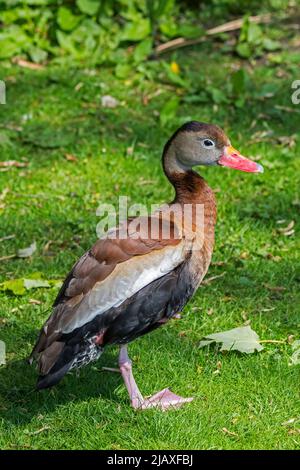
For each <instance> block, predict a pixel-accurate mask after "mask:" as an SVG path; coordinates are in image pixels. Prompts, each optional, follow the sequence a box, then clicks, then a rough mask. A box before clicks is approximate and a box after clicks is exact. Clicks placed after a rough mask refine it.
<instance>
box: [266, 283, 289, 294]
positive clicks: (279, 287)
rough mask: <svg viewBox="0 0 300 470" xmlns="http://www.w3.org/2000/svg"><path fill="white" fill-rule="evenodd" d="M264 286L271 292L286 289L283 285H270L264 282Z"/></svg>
mask: <svg viewBox="0 0 300 470" xmlns="http://www.w3.org/2000/svg"><path fill="white" fill-rule="evenodd" d="M264 287H265V288H266V289H268V290H270V291H272V292H283V291H285V290H286V287H283V286H270V285H269V284H264Z"/></svg>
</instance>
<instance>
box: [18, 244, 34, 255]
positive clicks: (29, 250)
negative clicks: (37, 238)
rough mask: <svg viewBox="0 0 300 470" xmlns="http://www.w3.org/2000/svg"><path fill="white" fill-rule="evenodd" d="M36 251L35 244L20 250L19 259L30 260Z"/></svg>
mask: <svg viewBox="0 0 300 470" xmlns="http://www.w3.org/2000/svg"><path fill="white" fill-rule="evenodd" d="M35 251H36V243H35V242H33V243H32V244H31V245H30V246H28V247H26V248H22V249H20V250H18V252H17V256H18V258H28V257H29V256H32V255H33V253H34V252H35Z"/></svg>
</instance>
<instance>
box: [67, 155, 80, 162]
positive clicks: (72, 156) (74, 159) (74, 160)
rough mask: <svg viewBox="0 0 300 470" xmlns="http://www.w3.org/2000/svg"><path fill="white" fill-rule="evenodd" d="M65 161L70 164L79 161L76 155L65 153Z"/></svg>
mask: <svg viewBox="0 0 300 470" xmlns="http://www.w3.org/2000/svg"><path fill="white" fill-rule="evenodd" d="M65 159H66V160H68V162H77V161H78V159H77V157H75V155H72V153H65Z"/></svg>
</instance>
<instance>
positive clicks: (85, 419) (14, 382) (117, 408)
mask: <svg viewBox="0 0 300 470" xmlns="http://www.w3.org/2000/svg"><path fill="white" fill-rule="evenodd" d="M219 48H220V46H219V45H218V44H217V45H214V46H212V44H209V43H208V44H206V45H201V46H199V47H198V48H191V49H189V50H182V51H179V52H178V53H177V54H176V55H174V56H173V59H174V60H176V61H177V62H178V63H179V65H180V67H181V71H182V72H181V73H182V75H184V77H188V79H189V80H190V81H191V83H192V86H193V87H194V89H195V90H196V91H194V92H193V93H192V92H191V91H189V90H188V89H182V88H180V87H176V86H175V85H174V84H172V83H169V82H167V81H166V80H164V79H160V75H159V70H158V69H159V64H157V63H154V62H153V63H151V62H149V64H146V65H145V68H147V67H149V73H148V76H147V77H146V78H143V79H141V77H139V76H138V75H134V76H132V77H129V78H126V79H118V78H116V77H115V76H114V74H113V72H112V71H111V70H110V69H105V68H104V69H96V70H94V69H92V68H89V67H82V68H81V69H80V68H79V69H76V68H74V67H72V66H69V67H67V66H66V67H61V66H60V67H58V66H55V65H53V66H48V67H47V68H45V69H44V70H39V71H32V70H28V69H24V68H20V67H18V66H16V65H15V66H8V65H7V66H5V65H3V66H2V67H1V68H0V78H1V79H3V80H5V81H6V84H7V104H6V105H1V106H0V113H1V121H0V151H1V155H0V159H1V160H2V161H7V160H18V161H25V162H29V163H28V166H25V167H24V168H14V167H13V168H9V169H8V170H7V171H1V172H0V185H1V189H0V194H1V201H0V206H1V209H0V223H1V234H0V238H1V237H5V236H9V235H12V234H14V235H15V237H14V238H11V239H7V240H3V241H1V242H0V258H1V257H6V256H9V255H11V254H13V253H15V251H16V250H17V248H24V247H26V246H28V245H30V244H31V243H32V242H33V241H34V240H35V241H36V243H37V251H36V252H35V253H34V255H33V256H32V257H30V258H26V259H18V258H14V259H7V260H2V261H1V264H0V282H3V281H5V280H8V279H16V278H26V277H30V275H31V274H32V273H35V272H41V273H42V274H43V277H44V278H45V279H62V278H64V276H65V275H66V274H67V272H68V270H69V269H70V268H71V266H72V265H73V263H74V262H75V260H77V258H78V257H79V256H80V255H81V254H82V253H83V252H84V251H85V250H86V249H88V248H89V247H90V246H91V245H92V243H94V242H95V240H96V230H95V229H96V225H97V222H98V221H99V218H98V217H97V216H96V209H97V207H98V205H99V204H100V203H103V202H107V203H113V204H117V202H118V196H119V195H128V196H129V197H130V202H132V203H133V202H141V203H147V204H149V205H150V204H154V203H160V202H164V201H167V200H170V198H171V197H172V188H171V186H170V185H169V184H168V183H167V181H166V179H165V177H164V175H163V173H162V169H161V164H160V156H161V152H162V146H163V144H164V143H165V141H166V139H167V138H168V137H169V136H170V134H171V133H172V132H173V131H174V130H175V129H176V127H177V126H178V125H180V124H181V123H182V122H184V121H187V120H190V119H197V120H203V121H207V122H214V123H216V124H219V125H221V126H222V127H223V128H224V129H225V130H226V132H227V133H228V134H229V135H230V137H231V140H232V143H233V145H234V146H235V147H236V148H238V149H239V150H240V151H241V152H242V153H244V154H245V155H246V156H249V157H253V156H254V157H255V158H256V159H257V160H259V162H260V163H261V164H262V165H263V166H264V168H265V173H264V174H262V175H254V174H246V173H241V172H237V171H233V170H229V169H224V168H205V169H202V170H201V171H202V174H203V176H204V177H205V178H206V179H207V180H208V182H209V183H210V185H211V187H212V188H214V189H215V190H216V191H217V199H218V223H217V229H216V246H215V251H214V256H213V262H212V265H211V267H210V269H209V273H208V274H207V278H210V277H213V276H219V275H221V274H223V273H225V274H224V275H223V276H222V277H218V278H216V279H215V280H213V281H211V282H209V283H208V284H207V285H204V286H202V287H200V288H199V290H198V292H197V294H196V295H195V297H194V298H193V300H192V301H191V302H190V303H189V305H188V306H187V307H186V308H185V309H184V312H183V317H182V319H181V320H177V321H173V322H171V323H170V324H168V325H167V326H166V327H164V328H160V329H158V330H156V331H155V332H153V333H151V334H149V335H147V336H145V337H143V338H141V339H139V340H137V341H136V342H134V343H133V344H132V345H131V346H130V348H129V352H130V355H131V357H132V359H133V361H134V370H135V376H136V380H137V383H138V384H139V386H140V388H141V391H142V393H144V395H150V394H152V393H154V392H156V391H158V390H160V389H162V388H164V387H165V386H170V388H171V389H172V390H173V391H174V392H175V393H179V394H181V395H183V396H191V395H192V396H194V397H195V400H194V401H193V402H192V403H190V404H188V405H187V406H185V407H184V408H181V409H180V410H176V411H169V412H167V413H163V412H160V411H158V410H148V411H146V412H135V411H133V410H132V409H131V408H130V406H129V401H128V397H127V394H126V390H125V387H124V385H123V383H122V380H121V377H120V376H119V375H118V374H115V373H108V372H104V371H102V367H103V366H110V367H115V366H116V360H117V352H118V351H117V348H109V349H107V350H106V352H105V353H104V354H103V355H102V357H101V359H100V360H99V361H98V362H97V363H94V364H92V365H90V366H88V367H86V368H84V369H82V370H80V371H79V372H78V373H77V374H76V373H72V374H69V375H68V376H66V377H65V379H64V380H63V381H62V382H61V383H60V384H59V385H58V386H57V387H55V388H54V389H52V390H46V391H43V392H39V393H37V392H35V391H34V384H35V380H36V371H35V369H34V367H30V366H29V365H27V364H26V362H25V358H26V357H27V356H28V354H29V352H30V351H31V348H32V346H33V344H34V342H35V340H36V336H37V332H38V330H39V328H40V327H41V325H42V323H43V322H44V320H45V319H46V318H47V316H48V315H49V312H50V309H51V304H52V302H53V300H54V298H55V295H56V293H57V289H55V288H51V289H36V290H30V291H28V292H27V293H26V294H25V295H22V296H17V295H13V294H10V293H9V292H7V291H2V292H1V291H0V299H1V300H0V339H1V340H2V341H5V343H6V347H7V364H6V365H5V366H1V367H0V448H1V449H296V448H299V446H300V434H299V428H300V397H299V366H290V365H289V363H290V357H291V355H292V347H291V345H290V344H289V343H288V342H287V341H285V340H286V339H287V337H288V336H289V335H294V336H295V339H300V337H299V327H300V313H299V300H300V299H299V280H300V276H299V271H298V273H297V268H299V245H298V252H297V245H296V240H297V236H298V233H299V222H297V214H299V205H300V195H299V182H300V181H299V172H300V163H299V151H300V140H299V135H298V138H297V136H296V137H293V135H295V134H297V133H298V132H299V125H300V105H298V106H296V105H293V104H292V103H291V83H292V81H293V80H295V79H299V78H300V77H299V72H298V70H299V69H298V59H297V57H296V52H295V51H294V50H293V49H292V48H289V47H287V48H286V49H285V50H283V51H281V52H280V53H278V54H276V53H273V54H269V55H268V56H266V57H264V58H263V59H262V60H259V61H257V62H256V63H255V64H252V66H251V65H249V63H248V62H247V63H246V62H245V64H246V65H245V66H246V67H247V71H248V72H247V73H248V76H249V79H250V81H251V83H250V85H248V92H247V93H246V95H245V104H244V105H243V106H242V107H236V106H233V105H232V103H231V101H230V100H228V102H226V99H225V102H222V101H224V99H223V98H222V97H221V99H220V100H219V101H221V102H219V103H218V102H216V101H218V98H217V99H216V100H215V103H213V102H212V101H210V100H208V101H207V102H205V100H204V102H199V101H198V102H197V99H196V100H195V99H194V98H193V96H194V97H195V96H198V95H200V92H201V89H202V88H203V90H205V89H209V87H213V88H214V89H217V90H223V92H224V95H225V97H226V96H227V91H226V90H227V88H226V86H227V82H228V80H229V77H230V75H231V74H232V72H233V71H234V70H235V69H236V67H238V66H239V65H241V64H243V63H242V62H240V61H239V60H238V59H233V58H232V56H229V55H228V56H227V55H226V53H222V55H221V52H220V50H219ZM208 54H210V55H209V60H208ZM297 74H298V75H297ZM266 87H269V90H271V93H270V92H268V91H264V90H268V88H266ZM158 90H159V91H158ZM199 90H200V91H199ZM176 93H177V94H178V96H180V97H181V105H180V107H179V109H178V112H177V115H176V116H174V117H173V118H172V119H171V120H169V121H168V123H167V124H166V125H164V126H161V125H160V122H159V116H158V112H159V111H160V110H161V109H162V107H163V106H164V104H165V103H167V102H168V100H170V99H171V98H172V97H173V96H175V94H176ZM104 94H105V95H107V94H109V95H112V96H114V97H115V98H117V99H118V100H119V101H120V105H119V106H118V107H117V108H114V109H109V108H102V107H101V105H100V97H101V95H104ZM66 154H72V155H74V156H75V157H76V161H69V160H67V159H66V157H65V155H66ZM3 169H6V168H1V170H3ZM6 188H7V191H6ZM279 221H284V222H282V223H278V222H279ZM291 221H295V226H294V229H295V233H294V234H290V235H286V234H285V233H284V230H283V231H280V230H279V229H281V228H285V227H287V226H288V225H289V223H290V222H291ZM31 299H35V300H38V301H40V302H41V303H39V304H36V303H32V301H31ZM243 324H250V325H251V327H252V328H253V329H254V330H255V331H256V332H257V333H258V334H259V336H260V338H261V339H264V340H279V341H282V342H279V343H266V344H265V345H264V346H265V347H264V350H263V351H262V352H260V353H257V354H252V355H242V354H238V353H234V352H231V353H228V354H225V355H223V354H221V353H220V352H218V350H217V349H215V348H214V347H210V348H207V349H199V348H198V343H199V340H200V339H201V338H202V337H203V336H204V335H207V334H209V333H213V332H217V331H223V330H227V329H231V328H235V327H237V326H241V325H243ZM292 418H293V419H294V420H293V421H291V422H290V423H289V424H286V422H287V421H289V420H291V419H292ZM283 423H285V424H283Z"/></svg>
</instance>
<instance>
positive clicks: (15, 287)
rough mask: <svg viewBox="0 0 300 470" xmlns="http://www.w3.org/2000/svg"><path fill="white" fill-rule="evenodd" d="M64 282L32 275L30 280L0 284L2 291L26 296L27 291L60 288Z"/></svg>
mask: <svg viewBox="0 0 300 470" xmlns="http://www.w3.org/2000/svg"><path fill="white" fill-rule="evenodd" d="M61 285H62V282H61V280H60V279H50V280H46V279H41V274H40V273H34V274H32V277H31V278H28V279H22V278H20V279H10V280H8V281H4V282H2V283H0V290H2V291H10V292H12V293H13V294H15V295H24V294H25V293H26V290H30V289H38V288H50V287H54V288H60V287H61Z"/></svg>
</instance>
